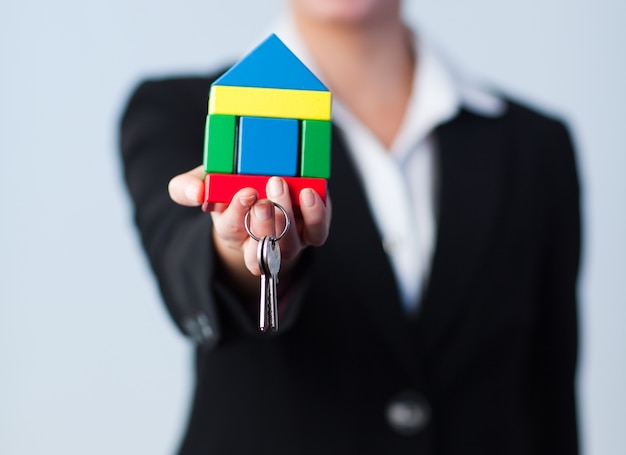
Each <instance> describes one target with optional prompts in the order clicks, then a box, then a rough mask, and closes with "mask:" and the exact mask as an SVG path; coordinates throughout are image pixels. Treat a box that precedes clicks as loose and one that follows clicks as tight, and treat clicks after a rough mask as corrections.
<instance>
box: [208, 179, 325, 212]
mask: <svg viewBox="0 0 626 455" xmlns="http://www.w3.org/2000/svg"><path fill="white" fill-rule="evenodd" d="M270 177H271V176H268V175H248V174H207V175H206V177H205V178H204V204H203V208H206V207H207V205H208V204H211V203H216V202H226V203H229V202H230V201H231V200H232V199H233V196H234V195H235V193H236V192H237V191H239V190H240V189H242V188H254V189H255V190H257V191H258V193H259V198H260V199H265V198H266V197H267V195H266V193H265V186H266V185H267V181H268V180H269V179H270ZM281 178H283V179H285V181H286V182H287V185H288V186H289V194H290V195H291V203H292V204H293V205H300V191H302V190H303V189H304V188H312V189H313V190H315V191H316V192H317V193H318V194H319V195H320V197H321V198H322V200H323V201H324V202H326V179H323V178H314V177H281Z"/></svg>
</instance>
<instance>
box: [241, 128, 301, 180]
mask: <svg viewBox="0 0 626 455" xmlns="http://www.w3.org/2000/svg"><path fill="white" fill-rule="evenodd" d="M237 152H238V153H237V171H236V173H237V174H254V175H280V176H295V175H296V174H297V171H298V121H297V120H293V119H281V118H262V117H240V118H239V141H238V151H237Z"/></svg>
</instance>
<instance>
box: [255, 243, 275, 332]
mask: <svg viewBox="0 0 626 455" xmlns="http://www.w3.org/2000/svg"><path fill="white" fill-rule="evenodd" d="M267 239H268V237H267V236H266V237H263V238H262V239H259V246H258V248H257V254H256V255H257V261H258V263H259V269H261V297H260V300H261V303H260V308H259V328H260V329H261V332H265V331H266V330H267V329H268V326H269V324H270V317H269V316H270V307H271V303H272V302H271V295H270V289H271V285H270V277H271V275H270V273H269V271H268V268H267V264H266V255H265V252H264V248H265V244H266V242H267Z"/></svg>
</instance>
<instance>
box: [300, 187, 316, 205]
mask: <svg viewBox="0 0 626 455" xmlns="http://www.w3.org/2000/svg"><path fill="white" fill-rule="evenodd" d="M300 204H302V205H304V206H305V207H313V204H315V196H314V195H313V190H311V189H309V188H305V189H303V190H302V191H301V192H300Z"/></svg>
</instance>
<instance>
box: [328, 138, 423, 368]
mask: <svg viewBox="0 0 626 455" xmlns="http://www.w3.org/2000/svg"><path fill="white" fill-rule="evenodd" d="M334 133H335V134H334V135H333V155H332V176H331V179H330V180H329V194H330V197H331V201H332V205H333V215H332V216H333V220H332V223H331V231H330V235H329V238H328V240H327V242H326V245H325V248H329V249H330V250H337V251H340V252H341V253H340V254H337V255H336V257H339V260H338V261H337V259H336V257H334V258H333V259H334V262H335V263H334V264H332V265H330V266H331V267H332V268H333V269H335V270H337V272H338V273H341V271H342V270H347V269H349V270H351V273H350V274H345V277H346V278H345V279H346V280H352V281H350V282H349V283H347V285H349V286H350V288H352V289H355V290H356V295H355V296H354V302H353V304H354V305H355V307H357V308H355V309H356V310H357V311H365V312H368V313H369V314H370V316H371V318H372V320H373V321H374V323H375V325H376V327H377V328H378V329H379V330H377V331H376V333H373V334H372V336H379V337H381V338H382V339H383V340H384V342H385V343H387V344H389V345H390V346H391V348H392V349H391V350H392V351H393V352H394V354H395V355H396V356H397V358H398V360H399V361H401V363H403V364H405V365H406V366H407V367H408V368H409V369H410V370H413V371H412V372H413V373H414V374H417V371H416V362H415V354H414V352H413V350H412V343H411V338H410V334H409V328H410V327H409V325H408V322H407V320H406V316H405V314H404V312H403V310H402V308H401V306H400V301H399V297H398V290H397V287H396V282H395V278H394V274H393V271H392V269H391V266H390V264H389V261H388V259H387V255H386V253H385V252H384V250H383V247H382V242H381V240H380V234H379V232H378V228H377V227H376V225H375V223H374V221H373V217H372V215H371V212H370V209H369V205H368V203H367V199H366V197H365V193H364V191H363V190H361V189H360V188H362V187H363V183H362V181H361V179H359V178H358V176H357V173H356V170H355V167H354V165H353V164H352V162H351V159H350V156H349V154H348V152H347V150H346V146H345V143H344V141H343V140H342V138H341V137H340V135H339V134H337V130H334ZM335 188H336V189H337V190H334V189H335Z"/></svg>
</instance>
